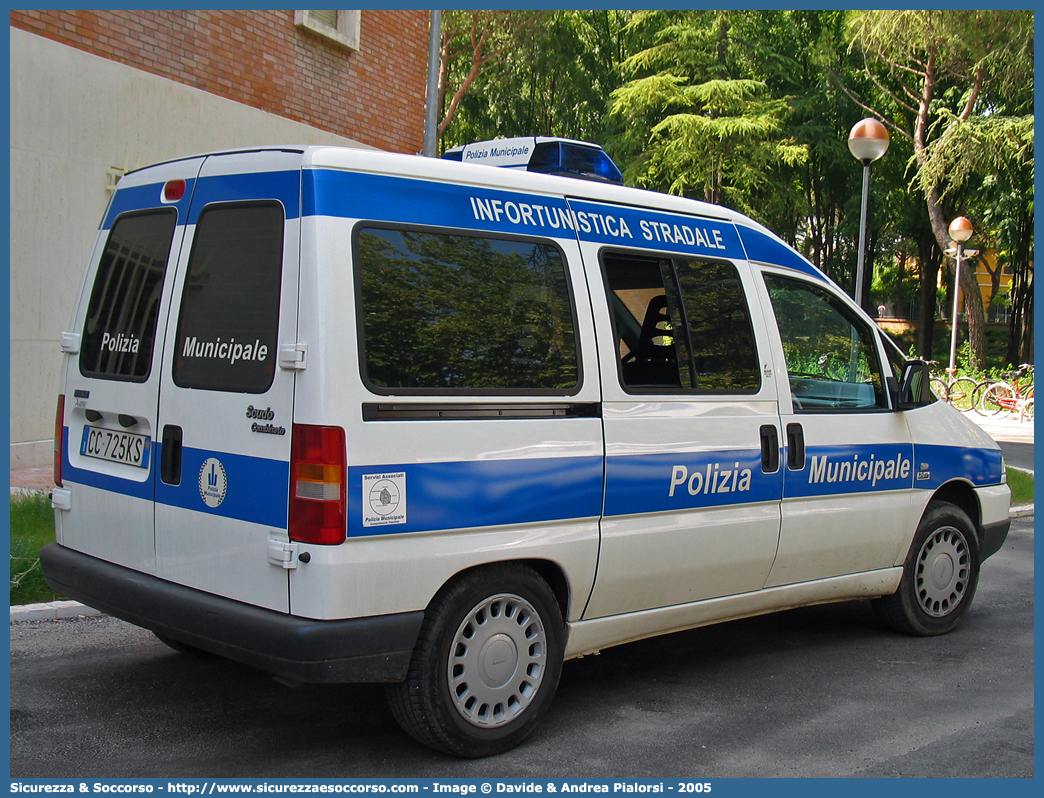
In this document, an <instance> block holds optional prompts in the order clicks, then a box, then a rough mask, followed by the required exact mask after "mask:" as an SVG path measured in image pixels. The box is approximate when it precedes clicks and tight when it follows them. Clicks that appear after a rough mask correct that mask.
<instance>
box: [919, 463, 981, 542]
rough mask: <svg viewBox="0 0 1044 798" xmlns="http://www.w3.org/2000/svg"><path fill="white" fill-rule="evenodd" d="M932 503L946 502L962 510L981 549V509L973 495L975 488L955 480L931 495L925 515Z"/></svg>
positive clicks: (965, 482)
mask: <svg viewBox="0 0 1044 798" xmlns="http://www.w3.org/2000/svg"><path fill="white" fill-rule="evenodd" d="M933 502H947V503H948V504H952V505H954V506H956V507H960V508H961V509H962V510H964V512H965V513H967V515H968V518H970V519H971V522H972V524H973V525H974V527H975V537H976V543H978V544H979V549H980V550H981V549H982V546H983V534H984V532H983V527H982V507H981V506H980V504H979V497H978V496H976V495H975V488H974V487H973V486H972V484H971V483H970V482H968V481H966V480H963V479H955V480H953V481H951V482H947V483H946V484H945V485H942V486H941V487H940V488H939V489H938V490H936V491H935V493H933V494H932V498H931V499H930V500H929V502H928V505H927V507H925V510H924V512H925V513H927V512H928V508H929V507H931V506H932V503H933ZM922 517H923V514H922Z"/></svg>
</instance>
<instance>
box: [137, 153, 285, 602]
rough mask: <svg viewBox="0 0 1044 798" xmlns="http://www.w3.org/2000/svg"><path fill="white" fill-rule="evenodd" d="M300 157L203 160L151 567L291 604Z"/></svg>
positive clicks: (183, 279)
mask: <svg viewBox="0 0 1044 798" xmlns="http://www.w3.org/2000/svg"><path fill="white" fill-rule="evenodd" d="M299 196H300V155H299V154H298V155H294V154H292V153H279V152H272V153H265V154H258V153H251V154H249V155H246V154H230V155H220V156H211V157H209V158H208V159H207V160H206V162H205V163H204V165H203V168H202V170H201V172H200V178H199V183H198V185H197V188H196V191H195V195H194V197H193V201H192V207H191V209H190V212H189V226H188V231H187V233H186V240H185V245H184V247H183V249H182V257H181V259H180V261H179V263H178V268H177V275H176V278H175V282H174V289H173V290H174V296H173V300H172V303H171V312H170V316H169V319H168V320H167V334H166V345H165V350H164V363H165V367H164V370H163V383H162V386H161V390H160V412H159V425H158V429H157V437H158V439H159V441H160V447H159V448H160V451H159V453H158V457H159V481H158V483H157V491H156V500H157V501H156V564H157V569H156V570H157V575H159V576H160V577H162V578H165V579H169V580H171V581H174V582H177V583H180V584H183V585H188V586H190V587H195V588H199V589H201V590H206V591H208V592H213V593H217V594H219V595H224V596H227V597H230V598H234V599H238V600H240V601H245V602H248V603H250V604H255V605H258V606H262V607H267V608H269V609H274V610H280V611H283V612H286V611H288V607H289V598H288V578H287V572H286V571H285V570H283V568H282V567H281V566H279V565H274V564H270V563H269V562H268V550H269V546H270V544H271V543H272V542H273V541H280V540H282V541H285V540H286V539H287V533H286V530H287V504H288V485H289V461H290V440H291V432H292V416H293V398H294V374H295V371H294V370H293V368H281V367H280V365H279V363H280V347H281V346H288V347H290V348H291V349H292V348H293V347H294V344H295V343H296V337H297V285H298V258H299V243H298V242H299V236H300V212H299Z"/></svg>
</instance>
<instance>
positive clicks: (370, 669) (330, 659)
mask: <svg viewBox="0 0 1044 798" xmlns="http://www.w3.org/2000/svg"><path fill="white" fill-rule="evenodd" d="M40 562H41V565H42V567H43V573H44V576H45V577H46V579H47V583H48V584H49V585H50V586H51V587H52V588H53V589H54V590H55V591H56V592H57V593H59V594H61V595H63V596H67V597H68V598H71V599H76V600H77V601H80V602H83V603H84V604H87V605H88V606H91V607H94V608H95V609H98V610H101V611H102V612H104V613H106V614H108V615H113V616H115V617H117V618H122V619H123V620H125V621H128V622H130V623H133V624H135V625H136V626H141V627H144V628H145V629H149V630H151V631H153V632H156V633H158V634H160V635H164V636H167V637H171V638H174V639H175V640H179V641H181V642H183V643H188V644H189V645H192V646H196V647H197V648H201V649H203V650H205V651H210V652H212V653H214V654H218V655H220V656H223V657H227V658H228V659H232V660H236V661H237V662H242V663H244V664H246V665H251V666H253V667H256V668H260V669H261V670H265V671H268V672H270V673H273V674H276V675H278V676H282V677H285V678H288V679H293V680H295V681H300V682H395V681H401V680H403V679H405V678H406V672H407V670H408V669H409V664H410V658H411V656H412V653H413V647H414V645H415V643H416V642H417V635H418V634H419V632H420V627H421V622H422V620H423V618H424V613H423V612H422V611H417V612H407V613H400V614H396V615H381V616H376V617H372V618H353V619H349V620H337V621H317V620H311V619H308V618H298V617H295V616H293V615H285V614H283V613H280V612H274V611H272V610H266V609H262V608H260V607H255V606H253V605H250V604H244V603H242V602H239V601H233V600H232V599H227V598H222V597H221V596H215V595H213V594H211V593H204V592H203V591H200V590H195V589H193V588H189V587H185V586H183V585H177V584H174V583H173V582H167V581H166V580H163V579H158V578H157V577H154V576H149V575H148V574H143V573H140V572H138V571H133V570H131V569H129V568H124V567H123V566H120V565H114V564H113V563H109V562H105V561H104V560H99V559H97V558H96V557H91V556H88V555H86V554H81V553H80V552H77V551H73V550H72V549H68V548H65V547H64V546H60V545H58V544H56V543H52V544H50V545H47V546H44V547H43V549H42V550H41V552H40Z"/></svg>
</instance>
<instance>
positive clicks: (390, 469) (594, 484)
mask: <svg viewBox="0 0 1044 798" xmlns="http://www.w3.org/2000/svg"><path fill="white" fill-rule="evenodd" d="M403 473H405V494H406V511H405V516H406V517H405V523H395V524H388V525H386V526H364V525H363V515H364V513H365V512H366V507H367V504H368V500H367V496H366V495H364V490H366V489H365V488H364V480H363V477H364V476H372V475H377V474H383V475H388V476H394V475H397V474H403ZM601 510H602V458H601V456H597V455H596V456H590V457H548V458H539V459H518V460H476V461H466V462H450V463H420V464H411V465H380V466H356V467H351V468H349V469H348V536H349V537H362V536H367V535H385V534H400V533H405V532H423V531H437V530H442V529H462V528H465V529H466V528H475V527H486V526H504V525H508V524H527V523H540V522H543V521H557V520H569V519H580V518H593V519H596V518H598V516H599V515H600V514H601Z"/></svg>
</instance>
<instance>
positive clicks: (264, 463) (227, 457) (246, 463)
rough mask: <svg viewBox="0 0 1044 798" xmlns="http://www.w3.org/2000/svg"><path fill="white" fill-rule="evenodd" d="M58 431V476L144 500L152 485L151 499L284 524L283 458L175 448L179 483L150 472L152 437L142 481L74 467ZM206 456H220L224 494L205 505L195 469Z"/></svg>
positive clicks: (155, 455)
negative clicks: (61, 445) (213, 504)
mask: <svg viewBox="0 0 1044 798" xmlns="http://www.w3.org/2000/svg"><path fill="white" fill-rule="evenodd" d="M62 435H63V437H64V439H65V443H64V448H63V450H62V451H63V452H65V455H64V457H63V462H62V479H63V481H68V482H71V483H75V484H80V485H88V486H90V487H92V488H98V489H99V490H107V491H110V492H112V493H119V494H121V495H123V496H132V497H134V498H136V499H145V500H146V501H152V500H153V490H154V487H155V500H156V501H157V502H158V503H160V504H166V505H170V506H172V507H182V508H184V509H186V510H196V511H198V512H201V513H206V514H209V515H218V516H221V517H223V518H234V519H237V520H240V521H249V522H250V523H255V524H265V525H268V526H272V527H275V528H278V529H286V521H287V512H288V509H287V508H288V504H289V490H290V487H289V486H290V463H289V462H287V461H285V460H268V459H265V458H261V457H248V456H246V455H242V454H229V453H228V452H214V451H209V450H205V449H191V448H188V447H184V448H183V449H182V452H181V484H180V485H167V484H165V483H164V482H162V481H160V480H159V479H158V478H157V477H156V471H157V468H158V466H157V465H155V464H158V463H160V462H162V457H163V451H162V450H163V446H162V444H161V443H160V442H159V441H155V440H154V441H153V442H152V456H151V458H150V459H151V461H152V463H153V466H152V467H151V469H149V476H148V478H147V479H146V480H145V481H144V482H137V481H135V480H131V479H122V478H120V477H115V476H111V475H109V474H103V473H100V472H98V471H93V470H91V469H87V468H77V467H75V466H74V465H72V463H70V462H69V454H68V453H69V428H68V427H65V428H64V429H63V433H62ZM211 457H213V458H215V459H217V460H218V461H220V463H221V465H222V466H223V467H224V469H225V480H226V484H227V489H226V492H225V498H224V500H223V501H222V502H221V504H219V505H218V506H217V507H208V506H207V505H206V504H205V503H204V502H203V497H202V496H201V495H200V490H199V478H200V470H201V469H202V467H203V463H204V462H206V461H207V459H209V458H211ZM142 470H144V469H142ZM154 483H155V486H154Z"/></svg>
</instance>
